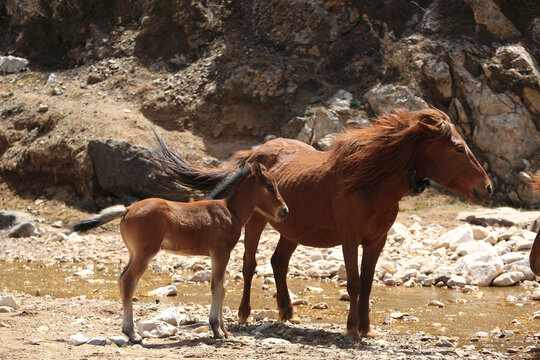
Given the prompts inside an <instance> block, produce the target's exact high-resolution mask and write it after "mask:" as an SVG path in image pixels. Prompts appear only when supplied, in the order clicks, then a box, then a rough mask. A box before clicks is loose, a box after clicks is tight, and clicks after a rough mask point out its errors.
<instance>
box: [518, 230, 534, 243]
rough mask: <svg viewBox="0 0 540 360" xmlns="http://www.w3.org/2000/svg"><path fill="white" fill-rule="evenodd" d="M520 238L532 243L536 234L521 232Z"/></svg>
mask: <svg viewBox="0 0 540 360" xmlns="http://www.w3.org/2000/svg"><path fill="white" fill-rule="evenodd" d="M521 236H522V237H523V238H524V239H525V240H529V241H534V239H536V233H535V232H533V231H529V230H521Z"/></svg>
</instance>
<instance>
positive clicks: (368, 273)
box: [347, 234, 386, 337]
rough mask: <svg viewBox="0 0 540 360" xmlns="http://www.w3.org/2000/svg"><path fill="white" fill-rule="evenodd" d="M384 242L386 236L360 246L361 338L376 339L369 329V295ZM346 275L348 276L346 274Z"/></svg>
mask: <svg viewBox="0 0 540 360" xmlns="http://www.w3.org/2000/svg"><path fill="white" fill-rule="evenodd" d="M385 242H386V234H384V236H381V237H380V238H378V239H376V240H375V241H374V242H370V243H367V242H366V243H364V244H362V248H363V253H362V265H361V274H360V298H359V301H358V318H359V319H360V323H359V326H358V330H359V331H360V335H361V336H362V337H376V336H377V333H376V332H375V331H374V330H373V329H372V328H371V326H370V321H369V295H370V294H371V286H372V285H373V275H374V274H375V266H376V265H377V260H378V259H379V255H380V254H381V251H382V249H383V247H384V244H385ZM347 275H348V274H347Z"/></svg>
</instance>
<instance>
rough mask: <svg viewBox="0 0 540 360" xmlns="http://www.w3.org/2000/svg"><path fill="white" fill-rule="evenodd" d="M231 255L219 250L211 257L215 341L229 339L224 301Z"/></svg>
mask: <svg viewBox="0 0 540 360" xmlns="http://www.w3.org/2000/svg"><path fill="white" fill-rule="evenodd" d="M230 255H231V251H230V250H229V249H222V250H221V251H219V250H217V251H215V252H213V253H212V254H211V255H210V256H211V260H212V279H211V290H212V304H211V305H210V320H209V323H210V328H211V329H212V332H213V333H214V338H215V339H222V338H223V337H225V338H228V337H229V334H228V333H227V330H225V323H224V322H223V299H224V298H225V270H226V268H227V264H228V263H229V257H230Z"/></svg>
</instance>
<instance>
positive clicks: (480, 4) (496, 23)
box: [465, 0, 521, 40]
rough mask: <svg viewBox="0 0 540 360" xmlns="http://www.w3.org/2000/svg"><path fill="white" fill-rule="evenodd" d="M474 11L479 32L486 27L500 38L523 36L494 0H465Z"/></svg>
mask: <svg viewBox="0 0 540 360" xmlns="http://www.w3.org/2000/svg"><path fill="white" fill-rule="evenodd" d="M465 3H467V4H468V5H469V6H470V7H471V9H472V11H473V12H474V20H475V21H476V24H477V25H476V26H477V32H478V31H480V28H482V29H486V30H487V31H488V32H489V33H491V35H493V36H494V37H495V38H496V39H498V40H508V39H513V38H517V37H519V36H521V34H520V32H519V31H518V30H517V29H516V27H515V26H514V25H513V24H512V23H511V22H510V21H509V20H508V19H507V18H506V17H505V16H504V15H503V13H502V12H501V9H500V8H499V7H498V6H497V3H496V2H495V1H493V0H465Z"/></svg>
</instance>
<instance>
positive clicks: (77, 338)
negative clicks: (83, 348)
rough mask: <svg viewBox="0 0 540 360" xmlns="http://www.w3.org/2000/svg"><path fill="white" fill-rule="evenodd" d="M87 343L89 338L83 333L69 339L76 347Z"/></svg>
mask: <svg viewBox="0 0 540 360" xmlns="http://www.w3.org/2000/svg"><path fill="white" fill-rule="evenodd" d="M87 342H88V338H87V337H86V336H84V335H83V334H81V333H78V334H75V335H71V336H70V337H69V343H70V344H72V345H75V346H78V345H82V344H86V343H87Z"/></svg>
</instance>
